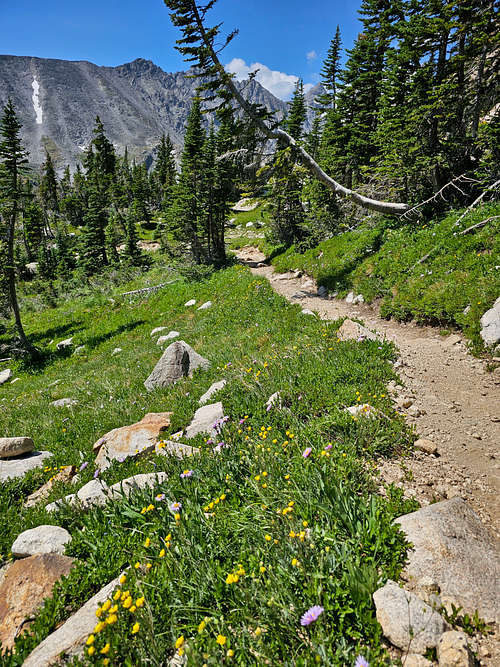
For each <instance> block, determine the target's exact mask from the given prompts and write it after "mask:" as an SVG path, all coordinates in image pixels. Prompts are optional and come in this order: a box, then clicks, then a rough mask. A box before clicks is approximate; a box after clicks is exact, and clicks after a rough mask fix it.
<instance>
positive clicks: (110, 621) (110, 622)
mask: <svg viewBox="0 0 500 667" xmlns="http://www.w3.org/2000/svg"><path fill="white" fill-rule="evenodd" d="M106 620H107V623H108V625H113V623H116V621H117V620H118V616H117V615H116V614H111V615H110V616H108V618H107V619H106Z"/></svg>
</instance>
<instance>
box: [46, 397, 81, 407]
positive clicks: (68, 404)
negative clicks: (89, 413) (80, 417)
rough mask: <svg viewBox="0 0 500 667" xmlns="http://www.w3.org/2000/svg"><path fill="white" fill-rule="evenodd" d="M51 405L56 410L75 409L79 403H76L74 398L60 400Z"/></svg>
mask: <svg viewBox="0 0 500 667" xmlns="http://www.w3.org/2000/svg"><path fill="white" fill-rule="evenodd" d="M50 405H52V406H53V407H54V408H73V407H74V406H75V405H78V401H75V399H74V398H59V399H58V400H57V401H52V403H51V404H50Z"/></svg>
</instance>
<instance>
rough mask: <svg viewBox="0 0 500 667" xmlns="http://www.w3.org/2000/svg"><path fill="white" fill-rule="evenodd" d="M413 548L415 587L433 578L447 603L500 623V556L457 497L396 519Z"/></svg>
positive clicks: (410, 559)
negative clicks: (499, 602)
mask: <svg viewBox="0 0 500 667" xmlns="http://www.w3.org/2000/svg"><path fill="white" fill-rule="evenodd" d="M396 523H398V524H399V525H400V526H401V528H402V529H403V531H404V533H405V534H406V536H407V539H408V541H409V542H411V543H412V545H413V549H412V550H411V551H410V552H409V554H408V564H407V566H406V568H405V572H406V574H407V576H408V577H409V579H410V583H411V584H415V585H418V583H419V581H421V580H422V579H423V578H424V577H430V578H431V579H432V580H433V581H435V582H436V583H437V584H438V586H439V588H440V590H441V600H442V601H443V603H453V604H455V606H460V607H462V609H463V611H464V612H466V613H468V614H474V612H475V611H476V610H477V611H478V613H479V616H480V617H482V618H484V619H485V620H486V621H491V620H495V621H496V622H498V621H499V620H500V605H499V604H498V601H499V600H500V554H499V552H498V550H497V549H496V547H495V545H494V543H493V541H492V539H491V537H490V535H489V533H488V531H487V530H486V528H485V527H484V525H483V524H482V522H481V520H480V519H479V517H478V516H477V514H475V512H474V511H473V510H472V509H471V508H470V507H469V506H468V505H467V503H466V502H465V501H464V500H462V498H458V497H456V498H452V499H451V500H445V501H443V502H440V503H435V504H433V505H429V506H428V507H424V508H423V509H420V510H418V511H417V512H412V513H411V514H406V515H405V516H402V517H399V518H398V519H396Z"/></svg>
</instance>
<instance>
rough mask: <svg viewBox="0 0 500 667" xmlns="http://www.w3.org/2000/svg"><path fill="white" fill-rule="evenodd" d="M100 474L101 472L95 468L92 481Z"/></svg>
mask: <svg viewBox="0 0 500 667" xmlns="http://www.w3.org/2000/svg"><path fill="white" fill-rule="evenodd" d="M100 472H101V471H100V470H99V468H97V470H96V471H95V473H94V479H97V477H99V473H100Z"/></svg>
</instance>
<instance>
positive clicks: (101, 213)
mask: <svg viewBox="0 0 500 667" xmlns="http://www.w3.org/2000/svg"><path fill="white" fill-rule="evenodd" d="M89 192H90V193H89V205H88V209H87V212H86V214H85V219H84V221H85V226H84V229H83V233H82V237H81V249H80V260H79V261H80V265H81V266H82V267H83V269H84V271H85V273H86V274H87V275H89V276H90V275H92V274H94V273H97V272H98V271H100V270H101V269H102V268H103V267H104V266H106V264H107V263H108V259H107V254H106V240H105V235H104V229H105V227H106V223H107V212H106V207H105V200H104V198H103V195H102V193H100V192H99V189H98V188H97V187H96V186H95V185H93V186H91V187H90V191H89Z"/></svg>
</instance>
